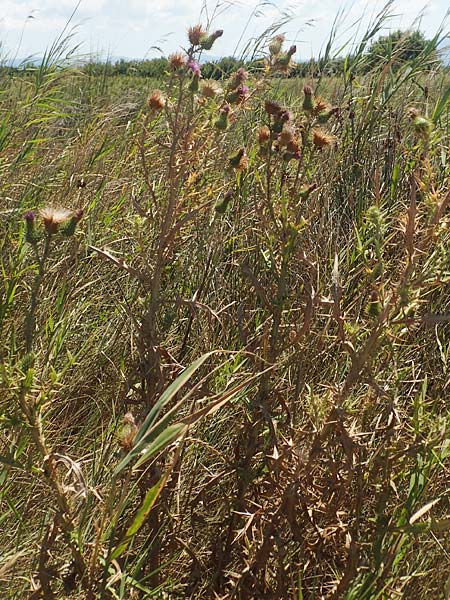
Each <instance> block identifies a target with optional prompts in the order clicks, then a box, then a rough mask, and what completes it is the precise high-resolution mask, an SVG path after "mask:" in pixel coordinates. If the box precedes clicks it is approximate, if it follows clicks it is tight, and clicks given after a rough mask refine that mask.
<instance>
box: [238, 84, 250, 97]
mask: <svg viewBox="0 0 450 600" xmlns="http://www.w3.org/2000/svg"><path fill="white" fill-rule="evenodd" d="M236 91H237V93H238V96H239V98H240V99H241V100H244V98H246V97H247V96H248V95H249V93H250V89H249V87H248V86H247V85H240V86H239V87H238V88H237V90H236Z"/></svg>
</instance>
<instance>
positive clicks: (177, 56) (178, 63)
mask: <svg viewBox="0 0 450 600" xmlns="http://www.w3.org/2000/svg"><path fill="white" fill-rule="evenodd" d="M185 66H186V57H185V56H184V54H181V52H175V53H174V54H171V55H170V56H169V67H170V68H171V70H172V71H178V70H179V69H183V68H184V67H185Z"/></svg>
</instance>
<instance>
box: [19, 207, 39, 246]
mask: <svg viewBox="0 0 450 600" xmlns="http://www.w3.org/2000/svg"><path fill="white" fill-rule="evenodd" d="M23 218H24V219H25V223H26V231H25V239H26V241H27V242H28V243H29V244H35V243H36V242H37V241H38V240H39V234H38V232H37V231H36V227H35V224H36V214H35V212H34V211H33V210H28V211H27V212H26V213H25V214H24V215H23Z"/></svg>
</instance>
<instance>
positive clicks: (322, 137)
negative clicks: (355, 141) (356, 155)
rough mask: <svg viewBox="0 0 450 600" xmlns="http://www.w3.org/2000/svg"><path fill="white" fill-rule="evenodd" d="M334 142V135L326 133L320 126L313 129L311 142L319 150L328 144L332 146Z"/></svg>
mask: <svg viewBox="0 0 450 600" xmlns="http://www.w3.org/2000/svg"><path fill="white" fill-rule="evenodd" d="M335 142H336V138H335V137H334V135H331V134H329V133H327V132H326V131H325V130H323V129H321V128H320V127H316V128H315V129H313V144H314V146H316V148H319V150H323V149H324V148H327V147H329V146H333V145H334V144H335Z"/></svg>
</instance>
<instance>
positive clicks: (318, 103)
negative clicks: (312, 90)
mask: <svg viewBox="0 0 450 600" xmlns="http://www.w3.org/2000/svg"><path fill="white" fill-rule="evenodd" d="M330 109H331V106H330V105H329V104H328V102H327V101H326V100H324V99H323V98H315V102H314V113H315V114H316V115H319V114H320V113H322V112H325V111H328V110H330Z"/></svg>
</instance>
